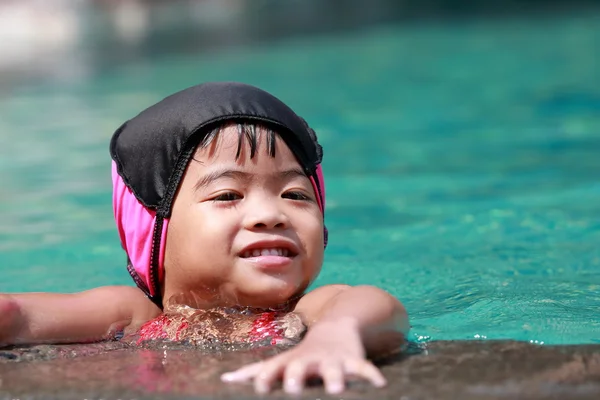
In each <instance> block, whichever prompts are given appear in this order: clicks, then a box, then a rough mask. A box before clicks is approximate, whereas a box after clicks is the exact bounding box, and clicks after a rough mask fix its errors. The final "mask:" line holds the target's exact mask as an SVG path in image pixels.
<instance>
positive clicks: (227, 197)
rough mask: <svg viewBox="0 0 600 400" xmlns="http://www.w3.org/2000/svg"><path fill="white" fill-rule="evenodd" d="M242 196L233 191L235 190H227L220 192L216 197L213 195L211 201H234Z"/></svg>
mask: <svg viewBox="0 0 600 400" xmlns="http://www.w3.org/2000/svg"><path fill="white" fill-rule="evenodd" d="M241 198H242V196H240V195H239V194H237V193H235V192H227V193H222V194H220V195H218V196H216V197H213V198H212V199H211V200H212V201H235V200H240V199H241Z"/></svg>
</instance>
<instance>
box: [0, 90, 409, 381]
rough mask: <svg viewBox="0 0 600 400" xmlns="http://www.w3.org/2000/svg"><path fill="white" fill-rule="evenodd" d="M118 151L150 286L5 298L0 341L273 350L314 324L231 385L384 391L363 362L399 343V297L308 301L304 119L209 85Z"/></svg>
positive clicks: (310, 202)
mask: <svg viewBox="0 0 600 400" xmlns="http://www.w3.org/2000/svg"><path fill="white" fill-rule="evenodd" d="M110 152H111V156H112V159H113V189H114V192H113V205H114V213H115V220H116V223H117V227H118V230H119V235H120V238H121V243H122V246H123V248H124V249H125V252H126V254H127V260H128V265H127V266H128V270H129V273H130V274H131V276H132V277H133V279H134V281H135V283H136V284H137V286H138V288H139V289H141V290H139V289H136V288H133V287H129V286H123V287H117V286H115V287H100V288H96V289H92V290H89V291H86V292H82V293H75V294H49V293H31V294H14V295H13V294H11V295H2V296H0V344H20V343H35V342H37V343H40V342H55V343H64V342H84V341H92V340H101V339H111V338H112V339H114V338H118V337H121V336H122V335H123V334H125V335H129V334H131V333H134V332H137V333H138V337H139V340H138V342H141V341H143V340H147V339H156V338H160V339H171V340H189V341H192V342H194V343H199V342H202V341H207V340H208V341H210V340H223V341H226V342H227V341H229V342H232V343H233V342H252V341H261V340H263V339H266V340H267V341H268V342H269V343H279V342H280V341H284V340H285V339H289V338H299V337H301V336H302V335H303V330H304V328H306V329H307V332H306V334H305V335H304V337H303V339H302V341H301V342H300V343H299V344H298V345H297V346H295V347H293V348H292V349H290V350H287V351H285V352H283V353H281V354H279V355H277V356H275V357H273V358H271V359H269V360H266V361H263V362H260V363H256V364H252V365H249V366H245V367H243V368H241V369H239V370H237V371H235V372H231V373H227V374H224V375H223V377H222V379H223V380H224V381H226V382H237V381H248V380H252V381H253V382H254V385H255V388H256V390H257V391H259V392H266V391H268V390H269V389H270V387H271V386H272V384H273V383H274V382H275V381H276V380H277V379H280V378H281V379H282V380H283V385H284V389H285V391H287V392H290V393H296V392H299V391H301V390H302V389H303V386H304V384H305V381H306V379H307V378H308V377H313V376H317V377H321V378H322V379H323V381H324V384H325V387H326V390H327V391H328V392H330V393H338V392H341V391H342V390H343V389H344V384H345V381H346V378H347V377H348V376H352V375H354V376H359V377H362V378H365V379H367V380H369V381H370V382H372V383H373V384H374V385H376V386H382V385H384V384H385V379H384V377H383V376H382V374H381V373H380V371H379V370H378V369H377V368H376V367H375V366H374V365H373V364H371V363H370V362H369V361H368V360H367V356H375V355H378V354H382V353H385V352H390V351H394V350H396V349H398V348H399V347H400V345H401V344H402V343H403V341H404V337H405V336H406V334H407V332H408V329H409V324H408V317H407V315H406V312H405V310H404V308H403V306H402V305H401V304H400V302H398V300H396V299H395V298H394V297H393V296H391V295H389V294H388V293H386V292H385V291H383V290H381V289H378V288H375V287H370V286H358V287H348V286H345V285H330V286H324V287H320V288H318V289H315V290H313V291H311V292H309V293H305V290H306V289H307V287H308V286H309V285H310V284H311V282H313V281H314V279H315V278H316V277H317V275H318V274H319V271H320V269H321V265H322V263H323V253H324V249H325V246H326V245H327V230H326V228H325V226H324V211H325V189H324V182H323V174H322V171H321V158H322V151H321V146H320V145H319V144H318V142H317V138H316V136H315V133H314V132H313V130H312V129H310V128H309V127H308V125H307V124H306V122H305V121H304V120H303V119H302V118H300V117H298V116H297V115H296V114H295V113H294V112H293V111H292V110H291V109H290V108H288V107H287V106H286V105H285V104H284V103H282V102H281V101H280V100H278V99H277V98H275V97H273V96H272V95H270V94H269V93H267V92H264V91H262V90H260V89H258V88H255V87H252V86H249V85H244V84H239V83H231V82H229V83H206V84H202V85H198V86H195V87H191V88H189V89H186V90H183V91H181V92H179V93H176V94H174V95H172V96H169V97H167V98H165V99H164V100H162V101H161V102H159V103H157V104H155V105H154V106H152V107H150V108H148V109H147V110H145V111H143V112H142V113H141V114H139V115H138V116H136V117H135V118H133V119H131V120H130V121H127V122H126V123H125V124H123V126H121V127H120V128H119V129H118V130H117V131H116V132H115V134H114V136H113V138H112V141H111V145H110ZM229 316H235V317H231V318H229ZM245 316H246V317H245ZM244 318H246V319H244ZM236 321H237V322H236Z"/></svg>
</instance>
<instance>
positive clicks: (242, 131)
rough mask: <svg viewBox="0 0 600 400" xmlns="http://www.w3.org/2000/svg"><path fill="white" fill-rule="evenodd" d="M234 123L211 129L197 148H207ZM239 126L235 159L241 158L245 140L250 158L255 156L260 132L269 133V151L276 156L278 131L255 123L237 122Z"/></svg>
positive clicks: (272, 155)
mask: <svg viewBox="0 0 600 400" xmlns="http://www.w3.org/2000/svg"><path fill="white" fill-rule="evenodd" d="M233 125H234V124H226V125H221V126H218V127H217V128H215V129H213V130H211V131H210V132H209V133H208V134H207V135H206V136H204V138H202V140H201V141H200V143H198V147H197V149H198V150H199V149H205V148H207V147H208V146H210V144H211V143H212V142H213V141H214V140H215V139H217V138H218V136H219V135H220V134H221V133H222V132H223V130H224V129H225V128H228V127H230V126H233ZM235 126H236V127H237V135H238V145H237V150H236V153H235V159H236V160H237V159H238V158H240V155H241V153H242V146H243V145H244V142H247V143H248V145H249V146H250V158H254V156H255V155H256V150H257V147H258V137H259V134H266V135H267V151H268V153H269V155H270V156H271V157H275V136H276V135H277V133H275V131H273V130H272V129H270V128H268V127H266V126H264V125H259V124H253V123H248V122H246V123H237V124H235Z"/></svg>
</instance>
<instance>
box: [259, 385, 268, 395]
mask: <svg viewBox="0 0 600 400" xmlns="http://www.w3.org/2000/svg"><path fill="white" fill-rule="evenodd" d="M256 391H257V392H258V393H261V394H264V393H268V392H269V385H267V384H265V383H257V384H256Z"/></svg>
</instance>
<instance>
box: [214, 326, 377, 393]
mask: <svg viewBox="0 0 600 400" xmlns="http://www.w3.org/2000/svg"><path fill="white" fill-rule="evenodd" d="M350 376H354V377H361V378H364V379H367V380H368V381H370V382H371V383H372V384H373V385H374V386H377V387H382V386H385V384H386V380H385V378H384V377H383V375H382V374H381V372H380V371H379V369H378V368H377V367H375V366H374V365H373V364H372V363H371V362H369V361H368V360H367V359H366V358H365V350H364V348H363V345H362V342H361V338H360V335H359V332H358V331H357V330H356V329H355V328H353V327H349V326H345V325H343V324H339V323H332V322H322V323H318V324H316V325H314V326H313V327H312V328H311V329H310V330H309V331H308V333H307V335H306V337H305V339H304V340H303V341H302V342H301V343H300V344H299V345H298V346H296V347H295V348H293V349H291V350H288V351H286V352H284V353H282V354H279V355H277V356H275V357H273V358H271V359H268V360H265V361H262V362H258V363H254V364H250V365H248V366H245V367H243V368H240V369H238V370H237V371H235V372H230V373H226V374H223V375H222V377H221V378H222V380H223V381H225V382H243V381H248V380H254V388H255V389H256V391H257V392H259V393H265V392H268V391H269V390H270V388H271V386H272V385H273V383H274V381H275V380H277V379H279V378H283V388H284V390H285V391H286V392H287V393H299V392H301V391H302V389H303V387H304V384H305V382H306V379H307V378H309V377H320V378H322V379H323V382H324V384H325V390H326V391H327V392H328V393H332V394H333V393H340V392H342V391H343V390H344V387H345V382H346V378H347V377H350Z"/></svg>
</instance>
